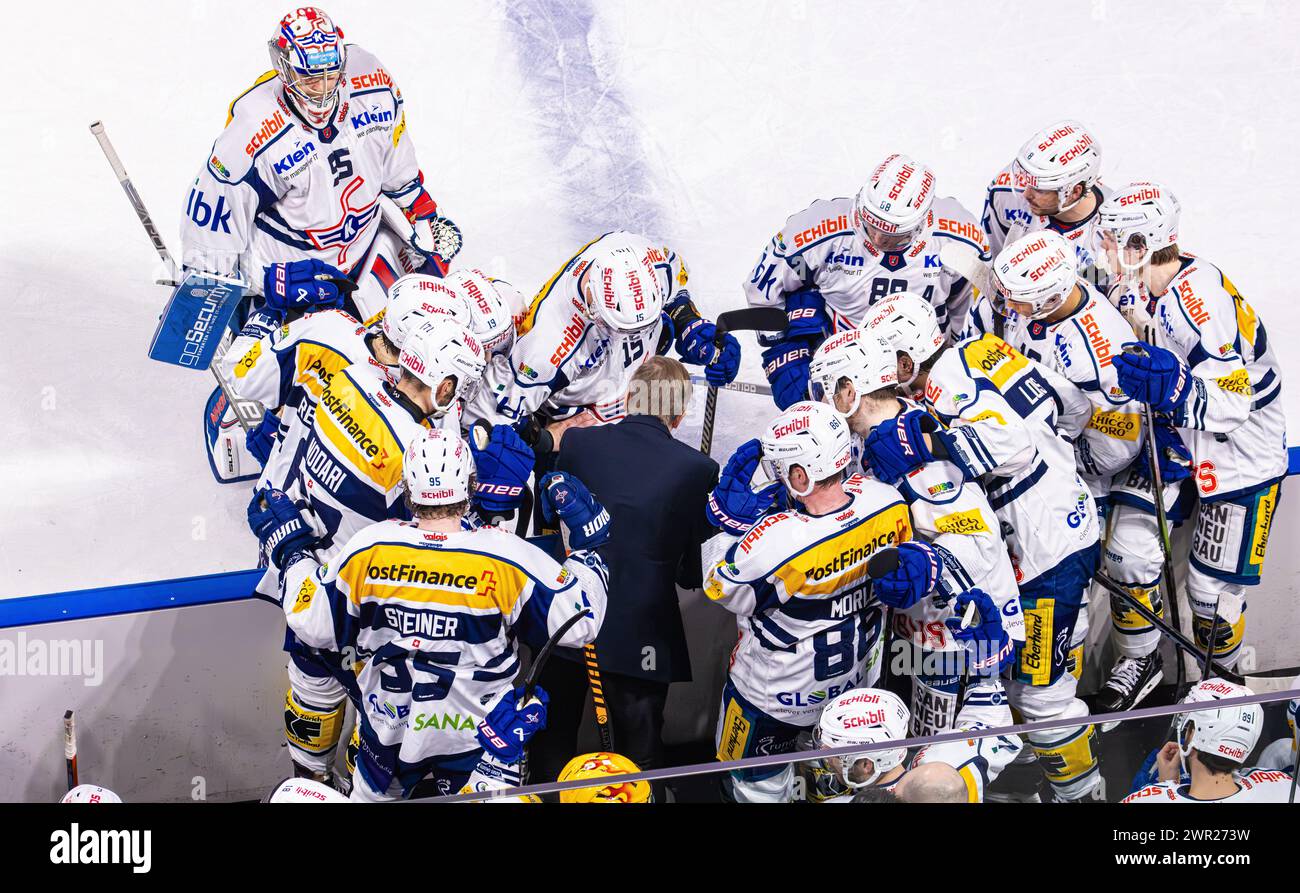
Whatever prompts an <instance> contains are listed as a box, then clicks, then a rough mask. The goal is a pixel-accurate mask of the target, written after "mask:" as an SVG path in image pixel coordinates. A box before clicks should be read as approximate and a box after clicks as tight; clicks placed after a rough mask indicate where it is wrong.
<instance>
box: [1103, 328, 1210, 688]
mask: <svg viewBox="0 0 1300 893" xmlns="http://www.w3.org/2000/svg"><path fill="white" fill-rule="evenodd" d="M1143 334H1144V335H1145V336H1146V337H1148V338H1149V337H1150V334H1151V333H1150V332H1144V333H1143ZM1124 352H1125V353H1134V354H1141V355H1145V351H1143V350H1142V348H1140V347H1137V346H1132V347H1126V348H1124ZM1142 415H1143V418H1144V420H1145V421H1146V426H1147V442H1146V454H1147V467H1148V469H1149V470H1150V472H1151V503H1152V505H1154V506H1155V510H1156V527H1157V529H1158V530H1159V532H1160V549H1161V551H1163V552H1164V566H1163V568H1162V572H1161V579H1162V581H1163V582H1164V584H1165V597H1166V598H1167V599H1168V601H1169V616H1170V617H1171V618H1172V619H1173V621H1174V627H1175V628H1177V629H1178V631H1179V634H1180V635H1181V634H1182V629H1183V620H1182V614H1181V609H1180V608H1179V605H1178V587H1177V586H1176V585H1175V583H1174V550H1173V545H1172V543H1171V541H1170V539H1169V519H1168V516H1167V515H1166V514H1165V485H1164V478H1163V477H1162V476H1161V474H1160V454H1159V453H1158V452H1157V447H1156V426H1155V421H1156V417H1155V413H1154V412H1153V411H1152V410H1151V404H1150V403H1144V404H1142ZM1216 613H1217V611H1216ZM1206 650H1207V652H1208V653H1207V655H1206V660H1207V661H1208V660H1209V653H1212V652H1213V651H1214V644H1213V642H1211V643H1210V645H1209V647H1208V648H1207V649H1206ZM1206 666H1209V664H1208V663H1207V664H1206ZM1176 675H1177V682H1176V686H1177V688H1178V690H1179V692H1181V691H1182V688H1183V686H1184V684H1185V683H1186V682H1187V669H1186V667H1185V666H1184V661H1183V655H1182V652H1179V653H1178V671H1177V674H1176Z"/></svg>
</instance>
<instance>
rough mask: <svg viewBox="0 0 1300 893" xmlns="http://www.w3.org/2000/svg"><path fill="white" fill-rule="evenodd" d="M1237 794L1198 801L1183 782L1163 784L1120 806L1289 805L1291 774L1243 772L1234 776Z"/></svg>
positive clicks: (1126, 799)
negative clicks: (1168, 804)
mask: <svg viewBox="0 0 1300 893" xmlns="http://www.w3.org/2000/svg"><path fill="white" fill-rule="evenodd" d="M1232 777H1233V779H1234V780H1235V781H1236V782H1237V793H1235V794H1229V795H1228V796H1226V797H1222V798H1220V799H1218V800H1197V799H1196V798H1195V797H1193V796H1192V795H1191V790H1190V787H1189V786H1188V785H1186V784H1183V783H1182V782H1177V781H1162V782H1158V783H1156V784H1150V785H1147V786H1146V787H1144V788H1142V789H1140V790H1137V791H1134V792H1133V793H1131V794H1129V795H1128V796H1127V797H1125V798H1124V799H1123V800H1121V801H1120V802H1121V803H1286V802H1287V798H1288V797H1290V795H1291V775H1290V773H1288V772H1282V771H1279V770H1277V769H1241V770H1238V771H1236V772H1234V773H1232Z"/></svg>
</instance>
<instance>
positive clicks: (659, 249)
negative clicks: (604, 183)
mask: <svg viewBox="0 0 1300 893" xmlns="http://www.w3.org/2000/svg"><path fill="white" fill-rule="evenodd" d="M624 246H631V247H632V248H634V249H635V250H636V251H637V252H639V253H641V254H643V255H645V256H646V257H648V258H649V261H650V263H651V264H652V265H653V266H654V268H655V271H656V272H657V273H658V274H659V277H660V286H661V287H662V289H663V295H664V303H665V304H668V303H669V302H670V301H671V300H672V299H673V298H674V297H675V296H676V294H677V292H678V291H679V290H680V289H682V288H684V287H685V286H686V281H687V276H688V273H687V270H686V265H685V263H683V261H682V260H681V258H679V257H678V256H677V254H676V252H674V251H673V250H672V249H670V248H667V247H665V246H662V245H654V244H652V243H651V242H650V241H649V240H648V239H646V238H645V237H644V236H639V235H636V234H635V233H629V232H624V231H622V230H620V231H617V232H611V233H606V234H605V235H603V236H601V237H600V238H598V239H593V240H592V241H590V242H588V243H587V244H586V245H583V246H582V247H581V248H580V249H578V251H577V253H576V254H574V255H573V257H571V258H569V259H568V260H567V261H566V262H565V264H564V266H563V267H561V268H560V270H559V272H557V273H556V274H555V275H554V276H552V277H551V278H550V279H549V280H547V282H546V284H545V285H543V286H542V289H541V291H539V292H538V293H537V296H536V297H535V298H533V302H532V305H531V306H530V307H529V309H528V314H527V315H526V316H525V317H524V320H523V321H522V322H521V323H520V324H519V326H518V334H517V335H516V337H515V342H514V345H513V346H512V347H511V348H510V353H509V355H508V356H502V355H497V356H494V357H492V359H491V361H490V362H489V363H488V367H487V371H486V372H485V373H484V375H483V381H482V382H481V383H480V384H479V386H478V389H477V390H476V391H475V393H474V394H473V396H472V397H471V398H470V400H469V402H468V404H467V406H466V414H467V417H468V419H469V421H470V422H471V423H472V422H474V421H476V420H478V419H486V420H487V421H489V422H491V423H492V424H494V425H495V424H506V425H511V424H514V423H515V422H517V421H518V420H520V419H524V418H527V417H528V416H530V415H532V414H533V413H535V412H537V411H538V410H539V409H541V408H542V407H543V406H545V405H547V404H548V403H549V404H550V405H552V406H554V407H557V408H568V407H583V406H585V407H589V408H590V409H591V410H592V412H593V413H594V414H595V416H596V418H597V419H599V420H601V421H606V422H608V421H617V420H618V419H620V418H622V417H623V415H624V401H625V398H626V395H627V389H628V386H629V385H630V384H631V383H632V376H633V375H634V374H635V373H636V370H637V369H639V368H640V367H641V364H642V363H643V362H645V360H646V359H648V358H649V357H652V356H654V355H655V353H656V352H657V349H658V346H659V340H660V334H661V332H662V329H663V325H662V322H659V321H656V322H655V323H654V325H651V326H647V327H646V328H644V329H642V330H641V331H639V332H636V333H633V334H623V333H619V332H613V331H610V330H609V329H607V328H605V327H604V326H602V325H598V324H597V323H596V322H594V321H593V320H592V319H591V318H590V317H589V316H588V314H587V304H586V299H585V298H584V297H583V295H582V293H581V292H580V291H579V290H578V282H579V280H580V279H581V278H582V274H583V273H585V272H586V270H587V265H588V263H590V260H591V258H592V256H593V255H595V254H597V253H599V252H602V251H606V250H610V249H613V248H619V247H624Z"/></svg>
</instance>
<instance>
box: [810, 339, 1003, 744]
mask: <svg viewBox="0 0 1300 893" xmlns="http://www.w3.org/2000/svg"><path fill="white" fill-rule="evenodd" d="M809 374H810V376H811V378H810V393H811V395H812V397H813V398H814V399H817V400H820V401H821V402H823V403H826V404H827V405H829V406H830V407H831V408H833V409H834V410H835V411H836V412H838V413H840V414H841V415H842V416H844V418H845V419H846V421H847V422H848V424H849V430H850V432H852V434H853V440H854V460H855V464H854V466H853V470H854V471H857V470H859V463H861V459H862V443H863V441H864V440H865V439H866V438H867V437H868V436H869V435H870V434H871V431H872V429H873V428H875V427H876V425H879V424H882V423H884V422H888V421H892V420H893V419H895V418H897V417H898V416H899V415H900V414H902V413H904V412H909V411H912V410H915V409H917V406H916V404H914V403H912V402H910V401H908V400H904V399H902V398H900V397H899V396H898V390H897V384H898V359H897V355H896V353H895V351H894V348H893V347H892V346H891V345H890V344H889V342H887V341H885V340H884V339H883V338H882V337H881V336H880V335H878V334H876V333H873V332H870V331H868V330H866V329H851V330H849V331H847V332H841V333H839V334H837V335H833V336H831V337H830V338H828V339H827V340H826V341H825V342H823V343H822V345H821V347H819V348H817V353H816V354H815V355H814V356H813V361H812V366H811V367H810V371H809ZM861 470H862V471H863V472H865V473H866V474H870V473H871V468H870V466H869V465H866V466H861ZM897 488H898V491H899V493H901V494H902V496H903V499H904V500H905V501H906V502H907V506H908V509H909V510H910V512H911V515H912V525H913V529H914V532H915V533H916V535H917V536H919V537H920V538H922V539H924V540H927V541H928V542H929V543H930V544H931V545H932V546H933V547H934V549H935V551H936V552H937V553H938V554H939V557H940V559H941V560H942V568H943V573H942V575H941V576H940V578H939V584H938V588H937V589H936V591H935V592H934V593H933V594H932V595H928V596H927V597H925V598H923V599H921V600H920V601H919V602H917V603H916V604H915V605H913V606H912V607H910V608H908V609H907V610H904V611H895V612H893V629H894V635H895V637H896V640H903V641H908V642H911V644H912V645H913V649H912V650H911V652H910V654H911V655H912V657H913V658H914V663H913V664H912V669H911V670H910V671H909V672H908V675H910V676H911V677H912V706H911V711H910V713H911V722H912V727H911V734H913V735H936V734H938V733H940V732H945V731H949V730H951V729H952V728H953V722H954V721H955V720H956V717H957V711H958V708H959V707H960V702H961V689H962V686H963V684H964V680H965V678H966V675H967V674H966V668H965V664H964V656H965V654H966V649H965V648H963V647H962V643H961V642H960V641H959V640H957V639H955V638H954V637H953V635H952V633H951V631H950V630H949V628H948V626H947V621H948V620H950V619H951V618H952V617H953V612H954V605H955V604H956V602H955V599H956V596H957V595H958V594H959V593H961V592H962V591H965V590H968V589H980V590H982V591H984V592H986V593H988V594H989V596H990V597H991V598H992V600H993V602H994V604H996V605H997V607H998V609H999V611H1000V612H1001V618H1002V622H1003V624H1004V625H1005V627H1006V630H1007V633H1008V636H1009V641H1012V642H1016V643H1021V642H1024V639H1025V623H1024V616H1023V615H1022V614H1021V612H1020V599H1019V592H1018V590H1017V588H1016V579H1015V573H1014V571H1013V570H1012V568H1011V559H1010V558H1009V556H1008V554H1007V546H1006V543H1005V542H1003V540H1002V532H1001V527H1000V526H999V524H998V520H997V517H996V515H995V514H994V513H993V509H992V508H991V507H990V506H989V503H988V499H987V498H986V497H985V496H984V491H983V490H981V489H980V487H979V485H978V484H976V483H973V482H971V481H968V480H966V478H965V476H964V475H963V474H962V472H961V470H960V469H958V468H957V466H955V465H953V464H952V463H951V462H948V461H946V460H935V461H933V462H927V463H926V464H925V465H923V466H921V467H920V468H918V469H916V470H915V471H912V472H909V473H908V474H907V475H906V476H905V477H904V478H902V479H901V480H900V481H898V482H897ZM958 619H960V617H959V618H958Z"/></svg>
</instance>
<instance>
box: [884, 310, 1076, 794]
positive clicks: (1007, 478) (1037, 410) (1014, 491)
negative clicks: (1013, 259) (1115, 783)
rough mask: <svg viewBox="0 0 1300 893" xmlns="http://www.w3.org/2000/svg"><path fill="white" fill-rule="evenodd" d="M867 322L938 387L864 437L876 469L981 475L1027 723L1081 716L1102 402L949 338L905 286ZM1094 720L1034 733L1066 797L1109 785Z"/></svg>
mask: <svg viewBox="0 0 1300 893" xmlns="http://www.w3.org/2000/svg"><path fill="white" fill-rule="evenodd" d="M867 327H868V328H869V329H871V330H872V331H874V332H877V333H879V334H881V335H883V336H884V337H885V338H886V340H888V341H890V342H891V343H892V344H893V346H894V348H895V350H896V351H897V352H898V362H899V380H900V382H901V383H902V384H901V387H902V389H903V391H904V393H905V394H908V395H914V396H916V397H920V396H921V395H924V400H925V405H926V407H927V408H928V409H929V411H930V413H932V414H933V415H934V416H935V417H936V418H937V419H938V420H939V421H940V422H941V423H942V424H943V425H944V426H946V427H945V428H943V429H942V430H939V431H932V432H928V431H926V425H925V424H924V423H923V421H922V420H923V419H924V418H925V413H922V412H915V411H914V412H905V413H903V414H902V415H900V416H898V418H897V419H895V420H893V421H891V422H886V423H885V424H881V425H877V426H876V427H875V428H874V429H873V430H872V432H871V434H870V436H868V438H867V440H866V442H865V444H864V456H865V460H866V462H867V463H868V464H870V466H871V468H872V471H873V472H874V473H875V475H876V477H877V478H878V479H879V480H882V481H896V480H899V479H901V478H903V477H904V476H906V475H907V474H908V473H909V472H911V471H914V470H915V469H916V468H918V467H921V466H923V465H924V464H925V463H926V462H928V461H933V460H934V459H936V458H941V459H947V460H948V461H950V462H952V463H953V464H954V465H956V466H957V467H958V468H959V469H961V471H962V474H963V475H964V477H965V478H966V479H967V480H970V481H979V482H980V484H981V485H982V486H983V487H984V490H985V492H986V493H987V494H988V501H989V505H990V506H991V507H992V509H993V511H994V512H995V513H996V515H997V517H998V520H999V522H1000V525H1001V528H1002V535H1003V539H1004V540H1005V541H1006V544H1007V547H1008V549H1009V550H1010V554H1011V563H1012V567H1013V568H1014V570H1015V575H1016V583H1017V585H1018V588H1019V590H1020V605H1021V608H1022V610H1023V613H1024V620H1025V642H1024V645H1023V646H1022V647H1021V648H1019V649H1018V651H1017V655H1016V666H1015V669H1014V671H1013V672H1012V678H1011V681H1010V683H1009V685H1008V693H1009V694H1010V696H1011V698H1012V703H1013V704H1015V705H1016V707H1017V709H1019V710H1020V712H1021V714H1022V715H1024V717H1025V718H1026V719H1027V720H1046V719H1059V718H1066V717H1079V718H1080V720H1081V721H1083V719H1084V717H1086V716H1087V715H1088V707H1087V705H1086V704H1084V702H1083V701H1082V700H1080V699H1079V698H1078V697H1076V694H1075V690H1076V685H1077V681H1078V680H1077V676H1076V675H1075V674H1076V673H1078V672H1080V671H1081V670H1082V667H1083V641H1084V638H1085V637H1084V635H1083V634H1084V632H1085V631H1086V622H1087V613H1086V612H1085V611H1083V610H1081V608H1082V607H1083V600H1084V596H1085V594H1086V592H1087V590H1088V587H1089V585H1090V583H1091V581H1092V577H1093V574H1094V573H1096V570H1097V564H1098V559H1099V550H1100V546H1099V542H1098V540H1099V532H1100V531H1099V524H1098V516H1097V507H1096V503H1095V501H1094V500H1093V498H1092V493H1091V492H1090V491H1089V489H1088V487H1087V485H1086V484H1085V483H1084V482H1083V480H1082V479H1081V478H1080V477H1079V475H1078V473H1077V472H1076V471H1075V460H1074V451H1073V449H1072V448H1071V446H1070V443H1069V442H1068V441H1067V440H1066V439H1065V437H1063V436H1061V434H1058V429H1059V430H1060V431H1062V432H1064V433H1065V434H1066V435H1068V436H1070V437H1071V438H1073V437H1077V435H1078V434H1079V432H1081V431H1082V430H1083V428H1084V426H1085V425H1086V424H1087V421H1088V419H1089V418H1091V416H1092V404H1091V403H1089V402H1088V399H1087V398H1086V397H1084V396H1083V395H1082V394H1081V393H1080V392H1079V390H1078V389H1077V388H1075V387H1074V385H1072V384H1071V383H1070V382H1069V381H1067V380H1065V379H1063V378H1062V377H1061V376H1059V375H1057V374H1056V373H1055V372H1053V371H1052V370H1050V369H1048V368H1047V367H1045V366H1043V365H1041V364H1039V363H1035V362H1034V361H1033V360H1031V359H1029V358H1028V357H1026V356H1025V355H1024V354H1022V353H1020V352H1019V351H1018V350H1016V349H1015V348H1014V347H1012V346H1011V345H1009V344H1007V343H1006V342H1005V341H1003V340H1002V339H1001V338H998V337H997V336H995V335H982V336H980V337H979V338H975V339H967V340H965V341H960V342H958V343H957V344H955V345H953V346H951V347H945V346H944V340H943V336H942V335H941V334H940V333H939V327H938V323H937V322H936V320H935V318H934V311H933V310H932V309H931V307H930V305H929V304H928V303H927V302H925V301H924V300H922V299H921V298H919V297H918V296H916V295H912V294H908V293H905V292H904V293H901V294H899V295H895V296H894V297H893V298H891V299H890V300H889V301H886V302H885V303H884V304H882V305H881V306H879V307H877V308H876V310H875V311H874V313H873V315H872V316H871V317H870V319H869V320H868V321H867ZM1095 737H1096V734H1095V731H1094V728H1093V726H1092V725H1091V724H1085V725H1080V726H1077V727H1071V728H1067V729H1061V730H1055V731H1050V732H1039V733H1034V734H1031V735H1029V736H1028V738H1029V743H1030V746H1031V747H1032V748H1033V750H1034V752H1035V753H1036V754H1037V756H1038V759H1039V762H1040V764H1041V765H1042V766H1043V769H1044V771H1045V772H1046V774H1047V778H1048V781H1049V783H1050V784H1051V786H1052V790H1053V795H1054V796H1055V797H1056V798H1057V799H1059V800H1078V799H1084V798H1091V797H1092V796H1093V795H1094V793H1095V791H1096V789H1097V786H1098V784H1099V782H1100V775H1099V773H1098V766H1097V759H1096V754H1095V749H1094V743H1095Z"/></svg>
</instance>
